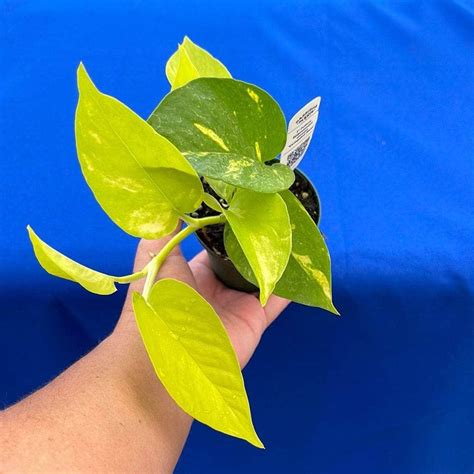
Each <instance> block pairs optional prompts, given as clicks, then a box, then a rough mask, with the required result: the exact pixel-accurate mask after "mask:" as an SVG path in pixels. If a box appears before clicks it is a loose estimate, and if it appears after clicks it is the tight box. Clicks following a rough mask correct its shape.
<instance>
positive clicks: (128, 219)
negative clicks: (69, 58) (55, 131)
mask: <svg viewBox="0 0 474 474" xmlns="http://www.w3.org/2000/svg"><path fill="white" fill-rule="evenodd" d="M77 78H78V87H79V103H78V106H77V111H76V143H77V153H78V157H79V162H80V164H81V169H82V173H83V174H84V177H85V179H86V181H87V184H88V185H89V187H90V188H91V190H92V192H93V193H94V196H95V198H96V199H97V201H98V202H99V204H100V205H101V207H102V208H103V209H104V211H105V212H106V213H107V214H108V215H109V217H110V218H111V219H112V220H113V221H114V222H115V223H116V224H117V225H118V226H119V227H121V228H122V229H123V230H124V231H125V232H128V233H129V234H131V235H134V236H136V237H143V238H146V239H155V238H159V237H162V236H164V235H167V234H169V233H171V232H172V231H173V230H174V229H175V228H176V225H177V223H178V219H179V217H180V216H181V215H183V214H184V213H187V212H191V211H193V210H194V209H196V208H197V207H198V206H199V204H200V203H201V200H202V194H203V189H202V185H201V182H200V180H199V177H198V176H197V174H196V172H195V171H194V169H193V168H192V166H191V165H190V164H189V163H188V162H187V160H186V159H185V158H184V157H183V155H182V154H181V153H180V152H179V151H178V149H177V148H176V147H175V146H174V145H173V144H172V143H170V142H169V141H168V140H167V139H166V138H164V137H162V136H161V135H159V134H158V133H156V132H155V131H154V130H153V128H152V127H150V125H148V124H147V122H146V121H145V120H143V119H142V118H140V117H139V116H138V115H136V114H135V113H134V112H132V111H131V110H130V109H129V108H127V107H126V106H125V105H123V104H122V103H121V102H119V101H118V100H116V99H114V98H113V97H110V96H108V95H105V94H102V93H101V92H100V91H99V90H98V89H97V88H96V87H95V85H94V84H93V82H92V81H91V79H90V78H89V76H88V74H87V72H86V70H85V68H84V66H83V65H82V64H81V65H80V66H79V69H78V71H77Z"/></svg>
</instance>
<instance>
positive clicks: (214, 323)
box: [28, 38, 338, 447]
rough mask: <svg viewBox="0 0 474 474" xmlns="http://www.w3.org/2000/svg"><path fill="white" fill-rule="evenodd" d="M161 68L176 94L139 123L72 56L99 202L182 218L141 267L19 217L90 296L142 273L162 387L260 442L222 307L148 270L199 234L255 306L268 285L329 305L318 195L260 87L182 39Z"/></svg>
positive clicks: (86, 170) (145, 314)
mask: <svg viewBox="0 0 474 474" xmlns="http://www.w3.org/2000/svg"><path fill="white" fill-rule="evenodd" d="M166 75H167V77H168V80H169V82H170V83H171V91H170V92H169V93H168V94H167V95H166V96H165V97H164V99H163V100H162V101H161V102H160V104H158V106H157V107H156V109H155V110H154V112H153V113H152V114H151V116H150V117H149V118H148V120H147V121H145V120H143V119H142V118H140V117H139V116H138V115H136V114H135V113H134V112H133V111H132V110H130V109H129V108H128V107H126V106H125V105H124V104H122V103H121V102H119V101H118V100H117V99H115V98H113V97H110V96H108V95H105V94H103V93H102V92H100V91H99V90H98V89H97V88H96V87H95V85H94V84H93V82H92V80H91V79H90V77H89V75H88V74H87V72H86V69H85V67H84V66H83V65H82V64H81V65H80V66H79V68H78V72H77V77H78V88H79V102H78V106H77V112H76V125H75V130H76V142H77V153H78V157H79V162H80V165H81V169H82V173H83V175H84V178H85V179H86V181H87V184H88V185H89V187H90V188H91V190H92V192H93V193H94V196H95V198H96V199H97V201H98V203H99V204H100V206H101V207H102V208H103V209H104V211H105V212H106V213H107V214H108V216H109V217H110V218H111V219H112V220H113V221H114V222H115V223H116V224H117V225H118V226H119V227H120V228H121V229H123V230H124V231H125V232H127V233H129V234H131V235H133V236H135V237H140V238H144V239H158V238H160V237H163V236H167V235H170V234H173V232H174V231H175V230H176V228H177V226H178V225H179V224H180V223H182V224H184V227H183V228H181V230H179V231H178V232H176V233H174V234H173V236H172V237H171V239H170V240H169V242H168V243H167V244H166V245H165V246H164V248H163V249H162V250H161V251H160V252H159V254H158V255H156V256H153V257H152V258H151V261H150V262H149V263H148V264H147V265H146V266H145V267H144V268H142V269H141V270H139V271H138V272H136V273H133V274H131V275H126V276H120V277H116V276H111V275H107V274H104V273H100V272H97V271H95V270H91V269H89V268H87V267H85V266H83V265H81V264H79V263H76V262H74V261H73V260H71V259H70V258H68V257H66V256H65V255H63V254H61V253H59V252H58V251H56V250H54V249H53V248H52V247H50V246H49V245H47V244H46V243H45V242H43V241H42V240H41V239H40V238H39V237H38V236H37V235H36V234H35V232H34V231H33V230H32V229H31V228H30V227H29V226H28V232H29V236H30V239H31V242H32V244H33V248H34V252H35V254H36V257H37V259H38V261H39V262H40V264H41V265H42V266H43V267H44V269H45V270H46V271H48V272H49V273H51V274H52V275H55V276H58V277H61V278H66V279H68V280H72V281H75V282H77V283H79V284H80V285H82V286H83V287H84V288H86V289H87V290H89V291H91V292H93V293H97V294H100V295H108V294H111V293H113V292H114V291H116V286H115V285H116V284H117V283H129V282H132V281H135V280H138V279H141V278H144V279H145V284H144V289H143V292H142V294H139V293H135V294H134V297H133V307H134V312H135V316H136V320H137V324H138V327H139V329H140V333H141V335H142V339H143V342H144V344H145V346H146V349H147V352H148V354H149V356H150V359H151V362H152V364H153V366H154V368H155V371H156V374H157V376H158V377H159V378H160V380H161V382H162V383H163V385H164V386H165V388H166V389H167V390H168V392H169V394H170V395H171V397H173V399H174V400H175V401H176V403H177V404H178V405H179V406H180V407H181V408H182V409H183V410H184V411H186V412H187V413H189V414H190V415H191V416H192V417H194V418H195V419H197V420H199V421H201V422H203V423H205V424H207V425H209V426H211V427H212V428H214V429H216V430H219V431H222V432H224V433H227V434H230V435H233V436H236V437H239V438H243V439H245V440H247V441H248V442H250V443H252V444H253V445H255V446H258V447H263V445H262V443H261V441H260V440H259V438H258V436H257V434H256V432H255V430H254V427H253V424H252V419H251V414H250V407H249V403H248V399H247V395H246V392H245V387H244V383H243V379H242V375H241V372H240V367H239V363H238V361H237V358H236V355H235V353H234V350H233V348H232V345H231V343H230V340H229V338H228V336H227V333H226V331H225V329H224V327H223V325H222V323H221V320H220V319H219V317H218V315H217V314H216V312H215V311H214V309H213V308H212V306H211V305H210V304H209V303H208V302H207V301H206V300H205V299H204V298H203V297H202V296H201V295H200V294H199V293H198V292H197V291H196V290H194V289H193V288H191V287H190V286H188V285H187V284H185V283H183V282H181V281H178V280H175V279H171V278H167V279H162V280H158V281H157V282H156V283H155V278H156V275H157V273H158V271H159V269H160V266H161V265H162V263H163V262H164V261H165V259H166V258H167V256H168V255H169V253H170V252H171V251H172V249H173V248H174V247H175V246H176V245H178V244H179V243H180V242H181V241H182V240H183V239H185V238H186V237H187V236H189V235H190V234H192V233H193V232H199V235H200V237H201V239H202V241H203V242H204V243H205V245H206V246H207V247H208V250H209V249H210V250H211V251H213V252H214V253H216V252H217V254H218V256H219V257H220V258H221V259H222V260H223V261H225V262H226V264H228V265H231V266H232V268H236V269H237V270H238V272H239V274H240V275H242V276H243V277H244V278H245V281H246V282H247V285H248V286H249V288H252V285H251V284H250V283H249V282H251V283H252V284H254V285H256V287H258V289H259V298H260V302H261V304H262V305H265V304H266V302H267V300H268V298H269V296H270V295H271V294H272V293H275V294H277V295H279V296H283V297H285V298H288V299H291V300H293V301H296V302H299V303H302V304H306V305H310V306H317V307H321V308H324V309H327V310H328V311H331V312H333V313H335V314H338V313H337V311H336V309H335V308H334V306H333V303H332V299H331V273H330V259H329V254H328V251H327V248H326V245H325V242H324V239H323V237H322V235H321V233H320V231H319V229H318V227H317V225H316V223H317V218H318V215H315V214H314V212H313V213H311V212H308V210H309V209H313V211H314V206H315V200H317V196H316V194H315V192H314V193H313V194H312V195H310V193H308V192H306V191H305V189H306V188H304V186H305V183H304V177H303V175H301V173H299V172H298V171H297V172H296V176H297V182H296V183H295V184H294V181H295V173H294V171H293V170H292V169H291V168H290V167H289V166H287V165H286V164H283V163H279V162H278V161H277V160H276V158H277V157H278V156H279V154H280V153H281V152H282V150H283V149H284V147H285V143H286V142H287V129H286V121H285V118H284V116H283V113H282V111H281V109H280V107H279V106H278V104H277V103H276V102H275V100H274V99H273V98H272V97H271V96H270V95H269V94H267V93H266V92H265V91H263V90H262V89H260V88H258V87H256V86H254V85H252V84H248V83H246V82H242V81H239V80H235V79H233V78H231V75H230V73H229V72H228V70H227V69H226V68H225V66H224V65H223V64H222V63H220V62H219V61H218V60H217V59H215V58H214V57H212V56H211V55H210V54H209V53H207V52H206V51H205V50H203V49H202V48H200V47H199V46H197V45H195V44H194V43H192V42H191V40H189V39H188V38H185V39H184V41H183V43H182V44H181V45H179V48H178V50H177V51H176V52H175V53H174V54H173V55H172V56H171V58H170V59H169V61H168V63H167V65H166ZM306 184H308V183H306ZM302 186H303V191H302V192H301V187H302ZM308 186H309V188H308V189H312V188H311V186H310V185H308ZM298 187H299V188H298ZM298 189H300V191H298ZM308 196H309V198H310V201H311V202H309V205H308ZM300 201H301V202H300ZM316 204H317V205H318V203H316ZM308 206H309V207H308ZM311 206H312V207H311ZM306 208H308V210H307V209H306ZM318 213H319V208H317V209H316V214H318ZM209 236H211V242H210V241H209V240H208V241H207V244H206V238H207V239H209ZM216 236H217V237H216ZM216 238H217V240H218V241H217V242H214V243H212V239H214V241H215V240H216ZM219 248H220V249H221V250H219ZM256 289H257V288H255V290H256Z"/></svg>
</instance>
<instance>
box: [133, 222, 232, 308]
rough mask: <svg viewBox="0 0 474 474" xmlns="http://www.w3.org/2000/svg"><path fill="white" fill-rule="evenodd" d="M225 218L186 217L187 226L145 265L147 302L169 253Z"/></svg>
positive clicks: (144, 290) (144, 289) (145, 296)
mask: <svg viewBox="0 0 474 474" xmlns="http://www.w3.org/2000/svg"><path fill="white" fill-rule="evenodd" d="M225 220H226V218H225V216H224V215H223V214H220V215H218V216H210V217H203V218H201V219H194V218H193V217H189V216H187V218H186V222H187V223H188V224H189V225H188V226H187V227H185V228H184V229H182V230H180V231H179V232H178V233H177V234H176V235H175V236H173V238H172V239H171V240H170V241H168V242H167V243H166V245H165V246H164V247H163V248H162V249H161V250H160V253H159V254H158V255H156V256H155V257H153V259H152V260H151V262H150V263H149V264H148V265H147V267H148V268H147V267H145V268H146V270H147V276H146V280H145V286H144V288H143V293H142V294H143V297H144V298H145V299H146V300H147V299H148V297H149V296H150V291H151V288H152V286H153V283H154V282H155V278H156V275H157V274H158V271H159V270H160V268H161V265H163V262H164V261H165V260H166V258H167V257H168V255H169V254H170V253H171V251H172V250H173V249H174V248H175V247H176V246H177V245H178V244H179V243H180V242H181V241H182V240H184V239H185V238H186V237H188V236H189V235H191V234H192V233H193V232H196V230H198V229H201V228H202V227H205V226H207V225H212V224H219V223H223V222H225ZM145 268H144V269H143V270H142V271H144V270H145Z"/></svg>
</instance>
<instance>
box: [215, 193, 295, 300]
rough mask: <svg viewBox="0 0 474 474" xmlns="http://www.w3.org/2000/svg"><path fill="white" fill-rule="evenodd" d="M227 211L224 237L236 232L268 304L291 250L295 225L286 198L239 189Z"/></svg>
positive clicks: (262, 297) (261, 294) (262, 296)
mask: <svg viewBox="0 0 474 474" xmlns="http://www.w3.org/2000/svg"><path fill="white" fill-rule="evenodd" d="M224 213H225V216H226V217H227V224H226V226H225V230H224V232H225V235H224V238H225V239H226V234H228V233H229V231H230V230H231V231H232V232H233V234H234V235H235V237H236V239H237V241H238V243H239V245H240V247H241V249H242V251H243V253H244V255H245V257H246V259H247V261H248V263H249V265H250V267H251V269H252V270H253V273H254V274H255V277H256V280H257V283H258V286H259V288H260V301H261V303H262V305H265V304H266V302H267V300H268V298H269V296H270V295H271V294H272V292H273V289H274V288H275V285H276V283H277V281H278V280H279V279H280V277H281V276H282V274H283V272H284V271H285V268H286V265H287V263H288V259H289V257H290V253H291V226H290V219H289V216H288V210H287V208H286V204H285V201H284V200H283V199H282V197H281V196H280V195H279V194H261V193H256V192H253V191H248V190H245V189H238V190H237V191H236V193H235V195H234V197H233V199H232V203H231V205H230V207H229V209H227V210H225V211H224ZM226 241H227V239H226Z"/></svg>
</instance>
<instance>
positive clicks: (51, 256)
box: [27, 226, 117, 295]
mask: <svg viewBox="0 0 474 474" xmlns="http://www.w3.org/2000/svg"><path fill="white" fill-rule="evenodd" d="M27 230H28V234H29V236H30V240H31V243H32V245H33V250H34V252H35V255H36V258H37V259H38V262H39V263H40V265H41V266H42V267H43V268H44V269H45V270H46V271H47V272H48V273H50V274H51V275H54V276H57V277H60V278H65V279H66V280H71V281H74V282H76V283H79V285H81V286H82V287H84V288H85V289H86V290H88V291H90V292H92V293H96V294H98V295H110V294H112V293H114V292H115V291H117V288H115V284H114V277H112V276H110V275H105V274H104V273H100V272H96V271H95V270H91V269H90V268H87V267H85V266H84V265H81V264H80V263H77V262H75V261H74V260H71V259H70V258H69V257H66V256H65V255H63V254H62V253H60V252H58V251H57V250H54V249H53V248H52V247H50V246H49V245H48V244H47V243H46V242H43V241H42V240H41V239H40V238H39V237H38V236H37V235H36V234H35V232H34V230H33V229H32V228H31V227H30V226H28V227H27Z"/></svg>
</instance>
